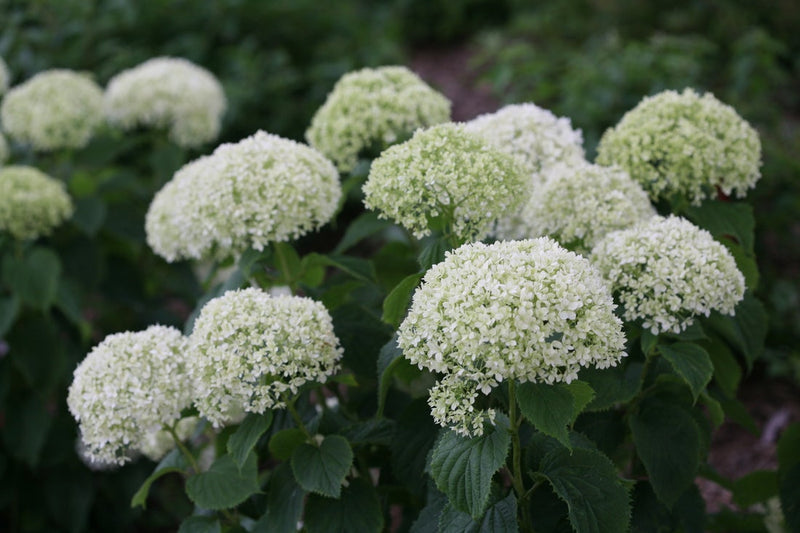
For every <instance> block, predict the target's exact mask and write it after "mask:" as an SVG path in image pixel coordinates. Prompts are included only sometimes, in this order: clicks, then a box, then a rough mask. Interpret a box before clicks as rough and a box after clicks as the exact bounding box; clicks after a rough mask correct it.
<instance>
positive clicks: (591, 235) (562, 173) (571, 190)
mask: <svg viewBox="0 0 800 533" xmlns="http://www.w3.org/2000/svg"><path fill="white" fill-rule="evenodd" d="M545 175H546V179H545V182H544V184H543V185H542V186H541V187H540V188H539V189H538V190H537V191H536V193H535V194H533V195H532V196H531V199H530V201H529V202H528V204H527V205H526V206H525V207H524V208H523V210H522V211H521V222H522V223H521V224H520V227H524V228H525V234H524V236H525V237H538V236H540V235H548V236H550V237H552V238H554V239H555V240H557V241H558V242H560V243H561V244H562V245H563V246H565V247H567V248H569V249H570V250H574V251H576V252H579V253H587V252H589V251H590V250H591V249H592V247H593V246H594V245H595V244H596V243H597V241H598V240H599V239H600V238H601V237H602V236H603V235H605V234H606V233H608V232H610V231H614V230H619V229H625V228H627V227H630V226H633V225H634V224H636V223H638V222H640V221H642V220H645V219H648V218H650V217H651V216H653V215H655V214H656V212H655V209H653V206H652V205H651V204H650V199H649V198H648V197H647V193H646V192H645V191H644V189H642V187H641V186H640V185H639V184H638V183H637V182H636V181H634V180H633V179H631V177H630V176H628V173H627V172H625V171H624V170H622V169H619V168H614V167H601V166H599V165H592V164H590V163H587V162H585V161H582V162H573V163H571V164H559V165H555V166H553V167H551V168H550V169H549V170H547V171H546V173H545Z"/></svg>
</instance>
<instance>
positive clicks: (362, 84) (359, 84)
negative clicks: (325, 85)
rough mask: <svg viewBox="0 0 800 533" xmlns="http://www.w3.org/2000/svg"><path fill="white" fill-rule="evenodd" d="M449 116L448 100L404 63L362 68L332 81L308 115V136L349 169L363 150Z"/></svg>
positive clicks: (341, 167)
mask: <svg viewBox="0 0 800 533" xmlns="http://www.w3.org/2000/svg"><path fill="white" fill-rule="evenodd" d="M449 120H450V101H449V100H448V99H447V98H446V97H445V96H443V95H442V94H440V93H439V92H437V91H435V90H433V89H432V88H431V87H430V86H429V85H427V84H426V83H425V82H424V81H422V79H421V78H420V77H419V76H417V75H416V74H414V73H413V72H411V71H410V70H408V69H407V68H406V67H401V66H387V67H380V68H375V69H372V68H365V69H361V70H358V71H355V72H350V73H348V74H345V75H344V76H342V77H341V79H339V81H338V82H336V85H334V87H333V90H332V91H331V93H330V94H328V98H327V100H325V103H324V104H323V105H322V107H320V108H319V109H318V110H317V112H316V113H315V114H314V117H313V118H312V119H311V125H310V126H309V128H308V130H307V131H306V139H307V140H308V143H309V144H310V145H311V146H313V147H315V148H316V149H318V150H319V151H320V152H322V153H323V154H325V155H326V156H327V157H329V158H330V159H331V160H332V161H333V162H334V163H335V164H336V166H337V167H338V169H339V170H340V171H342V172H349V171H351V170H352V169H353V168H354V167H355V165H356V163H357V161H358V156H359V154H360V153H361V152H362V151H364V150H366V149H370V148H374V149H376V151H377V150H381V149H383V148H385V147H387V146H390V145H392V144H394V143H396V142H398V141H402V140H404V139H407V138H408V137H409V136H410V135H411V134H412V133H413V132H414V131H415V130H417V129H419V128H424V127H427V126H432V125H434V124H441V123H442V122H448V121H449Z"/></svg>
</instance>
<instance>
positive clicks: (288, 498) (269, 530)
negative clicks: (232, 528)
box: [252, 463, 306, 533]
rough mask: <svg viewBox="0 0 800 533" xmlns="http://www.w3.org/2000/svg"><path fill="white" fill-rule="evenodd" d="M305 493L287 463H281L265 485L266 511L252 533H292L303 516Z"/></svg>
mask: <svg viewBox="0 0 800 533" xmlns="http://www.w3.org/2000/svg"><path fill="white" fill-rule="evenodd" d="M305 496H306V491H304V490H303V489H302V488H301V487H300V485H298V484H297V482H296V481H295V479H294V476H293V475H292V469H291V467H290V466H289V464H288V463H281V464H280V465H278V466H277V467H276V468H275V470H273V472H272V475H270V478H269V483H268V484H267V511H266V512H265V513H264V515H263V516H262V517H261V518H260V519H259V520H258V522H256V525H255V526H254V527H253V531H252V533H294V532H295V531H297V522H298V521H299V520H300V517H301V515H302V514H303V503H304V501H305Z"/></svg>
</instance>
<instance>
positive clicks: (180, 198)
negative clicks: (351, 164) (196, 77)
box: [145, 131, 341, 261]
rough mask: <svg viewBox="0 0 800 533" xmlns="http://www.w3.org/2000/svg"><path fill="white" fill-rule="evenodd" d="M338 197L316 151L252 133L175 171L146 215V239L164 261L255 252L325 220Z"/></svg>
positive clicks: (334, 177) (334, 176) (332, 174)
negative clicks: (252, 249) (250, 250)
mask: <svg viewBox="0 0 800 533" xmlns="http://www.w3.org/2000/svg"><path fill="white" fill-rule="evenodd" d="M340 196H341V186H340V184H339V175H338V173H337V172H336V168H335V167H334V166H333V164H332V163H331V162H330V161H328V160H327V159H325V157H324V156H323V155H322V154H320V153H319V152H317V151H316V150H314V149H312V148H310V147H308V146H306V145H303V144H300V143H297V142H294V141H290V140H288V139H283V138H281V137H278V136H276V135H271V134H268V133H264V132H263V131H259V132H257V133H256V134H255V135H252V136H250V137H248V138H246V139H244V140H242V141H239V142H238V143H235V144H223V145H221V146H219V147H218V148H217V149H216V150H215V151H214V153H213V154H212V155H210V156H205V157H201V158H199V159H197V160H195V161H193V162H191V163H189V164H187V165H185V166H184V167H183V168H181V169H180V170H179V171H178V172H176V173H175V176H174V177H173V178H172V180H171V181H170V182H169V183H167V184H166V185H165V186H164V187H163V188H162V189H161V190H160V191H159V192H158V193H157V194H156V196H155V198H154V199H153V202H152V203H151V205H150V209H149V210H148V212H147V217H146V220H145V229H146V232H147V242H148V244H149V245H150V247H151V248H152V249H153V250H154V251H155V252H156V253H157V254H159V255H160V256H162V257H164V258H165V259H167V260H168V261H174V260H176V259H182V258H196V259H201V258H209V257H215V258H225V257H228V256H230V255H237V254H240V253H241V252H243V251H244V250H246V249H248V248H250V247H252V248H255V249H257V250H262V249H263V248H264V246H265V245H267V244H268V243H270V242H280V241H287V240H290V239H296V238H297V237H300V236H301V235H304V234H306V233H308V232H309V231H311V230H312V229H316V228H318V227H320V226H322V225H324V224H325V223H327V222H328V221H329V220H330V219H331V217H332V216H333V214H334V213H335V211H336V209H337V206H338V201H339V198H340Z"/></svg>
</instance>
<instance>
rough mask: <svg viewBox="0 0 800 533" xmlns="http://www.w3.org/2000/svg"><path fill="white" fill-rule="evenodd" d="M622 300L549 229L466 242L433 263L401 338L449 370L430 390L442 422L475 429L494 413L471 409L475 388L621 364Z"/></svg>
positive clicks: (566, 377)
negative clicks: (618, 310)
mask: <svg viewBox="0 0 800 533" xmlns="http://www.w3.org/2000/svg"><path fill="white" fill-rule="evenodd" d="M614 308H615V306H614V303H613V301H612V298H611V291H610V289H609V287H608V285H607V283H606V281H605V280H604V279H603V277H602V275H601V274H600V272H599V271H598V270H597V269H596V268H595V267H594V266H593V265H592V264H591V263H590V262H589V261H588V260H587V259H585V258H583V257H581V256H579V255H576V254H575V253H573V252H569V251H567V250H565V249H563V248H561V247H560V246H559V245H558V244H557V243H556V242H554V241H553V240H551V239H549V238H547V237H542V238H539V239H532V240H524V241H504V242H498V243H495V244H492V245H485V244H482V243H474V244H467V245H464V246H462V247H460V248H458V249H457V250H455V251H454V252H451V253H448V254H447V256H446V258H445V260H444V261H443V262H441V263H438V264H436V265H434V266H433V267H432V268H431V269H430V270H429V271H428V272H427V274H426V275H425V277H424V282H423V285H422V286H421V287H420V288H419V289H417V291H416V293H415V294H414V297H413V301H412V304H411V309H410V310H409V313H408V316H407V317H406V319H405V320H404V321H403V323H402V324H401V325H400V328H399V330H398V345H399V346H400V348H401V349H402V350H403V353H404V355H405V357H406V358H407V359H409V360H410V361H411V362H412V363H415V364H417V365H418V366H419V367H420V368H427V369H429V370H431V371H434V372H440V373H443V374H445V377H444V379H442V380H441V381H440V382H439V383H438V384H437V386H436V387H435V388H434V391H433V392H432V394H431V397H430V399H429V403H430V405H431V409H432V413H433V414H434V417H435V418H436V421H437V423H439V424H442V425H449V426H452V427H453V429H454V430H456V431H458V432H459V433H461V434H464V435H476V434H480V433H481V431H482V420H483V419H484V418H485V417H486V416H491V413H483V412H480V411H477V410H475V409H473V404H474V402H475V399H476V398H477V391H480V392H482V393H484V394H488V393H489V392H490V391H491V390H492V388H494V387H496V386H497V385H498V384H499V383H500V382H502V381H503V380H508V379H514V380H520V381H534V382H546V383H554V382H567V383H569V382H570V381H572V380H574V379H575V378H576V377H577V375H578V370H579V369H580V368H581V367H584V366H594V367H597V368H607V367H609V366H615V365H616V364H617V362H618V361H619V360H620V358H622V357H623V356H624V352H623V348H624V344H625V337H624V335H623V333H622V323H621V321H620V320H619V319H618V318H617V317H616V316H615V315H614Z"/></svg>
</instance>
